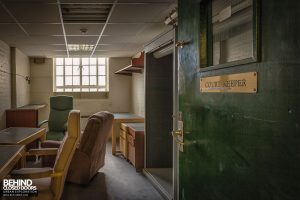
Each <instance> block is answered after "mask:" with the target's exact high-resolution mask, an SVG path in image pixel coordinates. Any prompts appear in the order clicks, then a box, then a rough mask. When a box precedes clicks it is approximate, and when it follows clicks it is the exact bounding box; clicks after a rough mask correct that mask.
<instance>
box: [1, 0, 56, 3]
mask: <svg viewBox="0 0 300 200" xmlns="http://www.w3.org/2000/svg"><path fill="white" fill-rule="evenodd" d="M2 1H3V2H4V3H9V2H18V3H24V2H26V3H56V2H57V0H2Z"/></svg>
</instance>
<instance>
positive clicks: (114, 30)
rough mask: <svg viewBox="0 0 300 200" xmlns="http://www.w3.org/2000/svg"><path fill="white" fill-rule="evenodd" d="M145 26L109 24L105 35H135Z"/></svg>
mask: <svg viewBox="0 0 300 200" xmlns="http://www.w3.org/2000/svg"><path fill="white" fill-rule="evenodd" d="M144 26H145V24H108V25H107V26H106V29H105V31H104V34H105V35H112V36H117V35H135V34H137V33H138V32H139V31H140V30H141V29H142V28H143V27H144Z"/></svg>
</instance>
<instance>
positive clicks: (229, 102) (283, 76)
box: [177, 0, 300, 200]
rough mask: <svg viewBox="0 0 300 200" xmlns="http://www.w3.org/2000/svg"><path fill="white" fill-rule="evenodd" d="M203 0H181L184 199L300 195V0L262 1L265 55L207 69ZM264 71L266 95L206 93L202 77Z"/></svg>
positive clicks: (292, 198) (261, 82)
mask: <svg viewBox="0 0 300 200" xmlns="http://www.w3.org/2000/svg"><path fill="white" fill-rule="evenodd" d="M199 4H200V0H179V1H178V14H179V21H178V36H177V40H178V41H189V42H190V43H189V44H187V45H185V46H183V48H179V49H178V51H179V52H178V62H179V75H178V76H179V77H178V80H179V84H178V87H179V110H180V111H181V112H182V119H183V123H184V132H185V135H184V143H185V144H184V151H183V152H179V189H178V190H179V191H178V192H179V199H181V200H213V199H222V200H282V199H284V200H285V199H286V200H288V199H289V200H296V199H299V197H300V128H299V127H300V121H299V119H300V95H299V94H300V78H299V74H300V64H299V63H300V56H299V55H300V45H299V44H300V39H299V33H300V26H298V25H299V24H300V14H299V13H300V12H299V8H300V2H299V1H296V0H295V1H276V0H264V1H261V10H262V11H261V21H260V24H261V38H262V40H261V51H262V52H261V56H262V58H261V61H259V62H255V63H250V64H244V65H240V66H234V67H229V68H223V69H217V70H211V71H206V72H200V70H199V69H200V64H199V63H200V61H199V58H200V53H199V48H200V45H199V44H200V31H199V30H200V27H199V24H200V23H199V19H200V5H199ZM252 71H255V72H258V93H256V94H236V93H231V94H228V93H227V94H226V93H215V94H212V93H200V88H199V79H200V77H204V76H217V75H223V74H234V73H242V72H252Z"/></svg>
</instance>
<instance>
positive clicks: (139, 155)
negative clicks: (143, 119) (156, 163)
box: [120, 123, 145, 171]
mask: <svg viewBox="0 0 300 200" xmlns="http://www.w3.org/2000/svg"><path fill="white" fill-rule="evenodd" d="M144 129H145V125H144V123H122V125H121V132H123V134H125V133H126V136H125V137H124V138H125V139H124V140H125V142H124V145H123V146H124V154H123V155H124V157H125V158H127V159H128V160H129V161H130V162H131V163H132V164H133V166H134V167H135V168H136V171H141V170H142V169H143V168H144V141H145V133H144ZM122 137H123V136H122ZM122 137H121V135H120V140H121V138H122ZM120 145H121V143H120ZM121 151H122V150H121Z"/></svg>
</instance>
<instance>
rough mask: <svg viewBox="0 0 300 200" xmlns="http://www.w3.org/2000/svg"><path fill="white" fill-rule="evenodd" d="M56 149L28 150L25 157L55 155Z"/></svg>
mask: <svg viewBox="0 0 300 200" xmlns="http://www.w3.org/2000/svg"><path fill="white" fill-rule="evenodd" d="M57 151H58V148H42V149H29V150H28V152H27V153H26V156H46V155H56V154H57Z"/></svg>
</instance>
